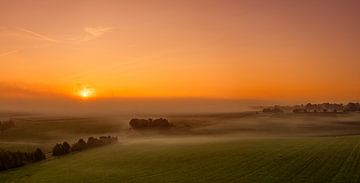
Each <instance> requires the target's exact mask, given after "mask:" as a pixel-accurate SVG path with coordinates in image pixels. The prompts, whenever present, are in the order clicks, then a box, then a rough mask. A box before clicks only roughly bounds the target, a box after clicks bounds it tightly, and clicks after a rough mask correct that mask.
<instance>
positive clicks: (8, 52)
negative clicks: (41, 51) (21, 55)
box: [0, 50, 19, 57]
mask: <svg viewBox="0 0 360 183" xmlns="http://www.w3.org/2000/svg"><path fill="white" fill-rule="evenodd" d="M17 52H19V50H12V51H7V52H4V53H0V57H5V56H8V55H12V54H14V53H17Z"/></svg>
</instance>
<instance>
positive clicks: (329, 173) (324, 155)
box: [0, 137, 360, 183]
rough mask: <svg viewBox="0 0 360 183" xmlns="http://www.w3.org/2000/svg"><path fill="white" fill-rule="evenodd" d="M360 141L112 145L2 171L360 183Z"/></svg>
mask: <svg viewBox="0 0 360 183" xmlns="http://www.w3.org/2000/svg"><path fill="white" fill-rule="evenodd" d="M359 142H360V137H323V138H320V137H318V138H301V139H252V140H237V141H230V142H229V141H228V142H207V143H172V144H171V143H162V144H161V143H154V144H152V143H141V144H127V145H113V146H108V147H103V148H98V149H93V150H89V151H86V152H80V153H76V154H71V155H68V156H66V157H61V158H58V159H55V160H50V161H47V162H42V163H38V164H34V165H29V166H26V167H22V168H19V169H16V170H11V171H7V172H3V173H0V182H28V183H31V182H34V183H35V182H36V183H39V182H257V183H259V182H326V183H328V182H348V183H350V182H359V181H360V147H359Z"/></svg>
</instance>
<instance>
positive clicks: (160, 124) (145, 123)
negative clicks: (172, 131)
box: [129, 118, 173, 129]
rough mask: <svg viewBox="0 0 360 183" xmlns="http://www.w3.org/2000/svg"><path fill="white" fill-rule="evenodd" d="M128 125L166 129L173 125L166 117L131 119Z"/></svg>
mask: <svg viewBox="0 0 360 183" xmlns="http://www.w3.org/2000/svg"><path fill="white" fill-rule="evenodd" d="M129 125H130V126H131V127H132V128H133V129H167V128H170V127H172V126H173V124H171V123H170V122H169V121H168V120H167V119H164V118H159V119H154V120H153V119H151V118H149V119H137V118H134V119H131V120H130V122H129Z"/></svg>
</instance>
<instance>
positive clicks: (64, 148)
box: [62, 142, 71, 154]
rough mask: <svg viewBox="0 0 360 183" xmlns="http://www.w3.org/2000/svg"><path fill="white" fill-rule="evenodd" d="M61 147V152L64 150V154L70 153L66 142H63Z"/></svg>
mask: <svg viewBox="0 0 360 183" xmlns="http://www.w3.org/2000/svg"><path fill="white" fill-rule="evenodd" d="M62 146H63V150H64V153H65V154H67V153H69V152H70V148H71V147H70V144H69V143H67V142H64V143H63V144H62Z"/></svg>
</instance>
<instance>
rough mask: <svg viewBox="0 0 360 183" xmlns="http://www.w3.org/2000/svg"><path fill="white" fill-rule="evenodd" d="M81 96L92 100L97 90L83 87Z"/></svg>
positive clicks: (80, 92)
mask: <svg viewBox="0 0 360 183" xmlns="http://www.w3.org/2000/svg"><path fill="white" fill-rule="evenodd" d="M78 94H79V96H80V97H82V98H90V97H94V96H95V89H93V88H88V87H83V88H82V89H81V90H80V91H79V92H78Z"/></svg>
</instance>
